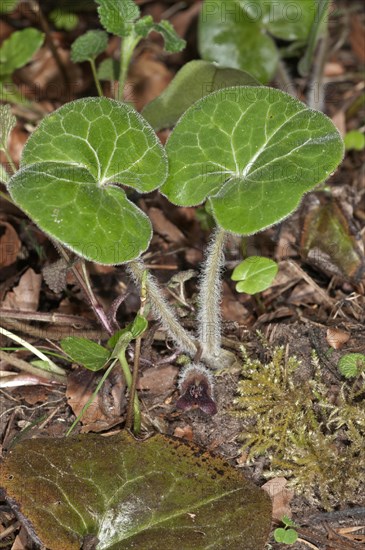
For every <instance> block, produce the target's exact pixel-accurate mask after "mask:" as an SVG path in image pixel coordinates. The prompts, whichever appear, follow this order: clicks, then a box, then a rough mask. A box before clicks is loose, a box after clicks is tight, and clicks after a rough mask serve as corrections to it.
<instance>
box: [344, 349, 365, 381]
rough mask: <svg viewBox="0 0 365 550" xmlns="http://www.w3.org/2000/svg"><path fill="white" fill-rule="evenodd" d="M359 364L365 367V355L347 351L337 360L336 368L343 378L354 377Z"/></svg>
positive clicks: (357, 372)
mask: <svg viewBox="0 0 365 550" xmlns="http://www.w3.org/2000/svg"><path fill="white" fill-rule="evenodd" d="M360 366H362V367H365V355H363V354H362V353H347V354H346V355H344V356H343V357H341V359H340V360H339V362H338V368H339V370H340V372H341V374H342V375H343V376H345V378H355V376H357V375H358V374H359V367H360ZM364 370H365V369H364Z"/></svg>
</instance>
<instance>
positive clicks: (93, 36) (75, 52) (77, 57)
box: [71, 30, 108, 63]
mask: <svg viewBox="0 0 365 550" xmlns="http://www.w3.org/2000/svg"><path fill="white" fill-rule="evenodd" d="M107 45H108V35H107V33H106V32H105V31H100V30H94V31H88V32H87V33H85V34H83V35H82V36H79V38H77V39H76V40H75V42H74V43H73V44H72V46H71V59H72V61H73V62H74V63H82V62H83V61H90V60H93V59H95V58H96V57H98V55H100V54H101V53H102V52H103V51H104V50H105V49H106V47H107Z"/></svg>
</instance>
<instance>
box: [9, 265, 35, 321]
mask: <svg viewBox="0 0 365 550" xmlns="http://www.w3.org/2000/svg"><path fill="white" fill-rule="evenodd" d="M41 284H42V275H39V274H38V273H36V272H35V271H33V269H32V268H29V269H27V271H26V272H25V273H24V275H22V276H21V277H20V279H19V283H18V285H17V286H15V287H14V288H13V290H12V291H11V292H8V293H7V295H6V297H5V300H4V301H3V303H2V304H1V307H3V308H5V309H16V310H21V311H37V310H38V304H39V294H40V290H41Z"/></svg>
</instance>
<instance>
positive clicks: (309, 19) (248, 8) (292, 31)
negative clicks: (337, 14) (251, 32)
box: [239, 0, 323, 40]
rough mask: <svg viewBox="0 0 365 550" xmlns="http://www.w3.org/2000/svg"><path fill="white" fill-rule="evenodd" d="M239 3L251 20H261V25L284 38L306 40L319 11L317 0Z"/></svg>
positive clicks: (259, 0)
mask: <svg viewBox="0 0 365 550" xmlns="http://www.w3.org/2000/svg"><path fill="white" fill-rule="evenodd" d="M322 1H323V0H321V2H320V3H322ZM239 3H240V5H241V7H242V8H243V9H244V11H245V12H246V14H247V15H248V16H249V18H250V20H251V21H254V22H260V24H261V27H263V28H265V29H266V30H267V31H269V33H270V34H272V35H273V36H275V37H277V38H281V39H282V40H305V39H306V38H307V37H308V34H309V31H310V29H311V26H312V24H313V22H314V20H315V18H316V12H317V2H316V1H315V0H305V1H304V2H303V1H299V2H293V0H275V2H268V1H267V0H239Z"/></svg>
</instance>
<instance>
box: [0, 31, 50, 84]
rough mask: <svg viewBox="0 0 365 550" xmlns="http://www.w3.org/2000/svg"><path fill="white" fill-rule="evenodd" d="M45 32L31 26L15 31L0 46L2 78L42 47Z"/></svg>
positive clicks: (26, 61)
mask: <svg viewBox="0 0 365 550" xmlns="http://www.w3.org/2000/svg"><path fill="white" fill-rule="evenodd" d="M43 40H44V34H43V33H42V32H40V31H38V30H37V29H33V28H29V29H23V30H21V31H16V32H13V33H12V34H11V35H10V37H9V38H7V39H6V40H4V42H3V43H2V45H1V47H0V78H4V77H5V76H7V75H11V74H12V73H13V72H14V71H15V69H19V68H20V67H23V65H25V64H26V63H28V61H30V60H31V58H32V57H33V55H34V54H35V52H36V51H37V50H38V49H39V48H40V47H41V45H42V43H43Z"/></svg>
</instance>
